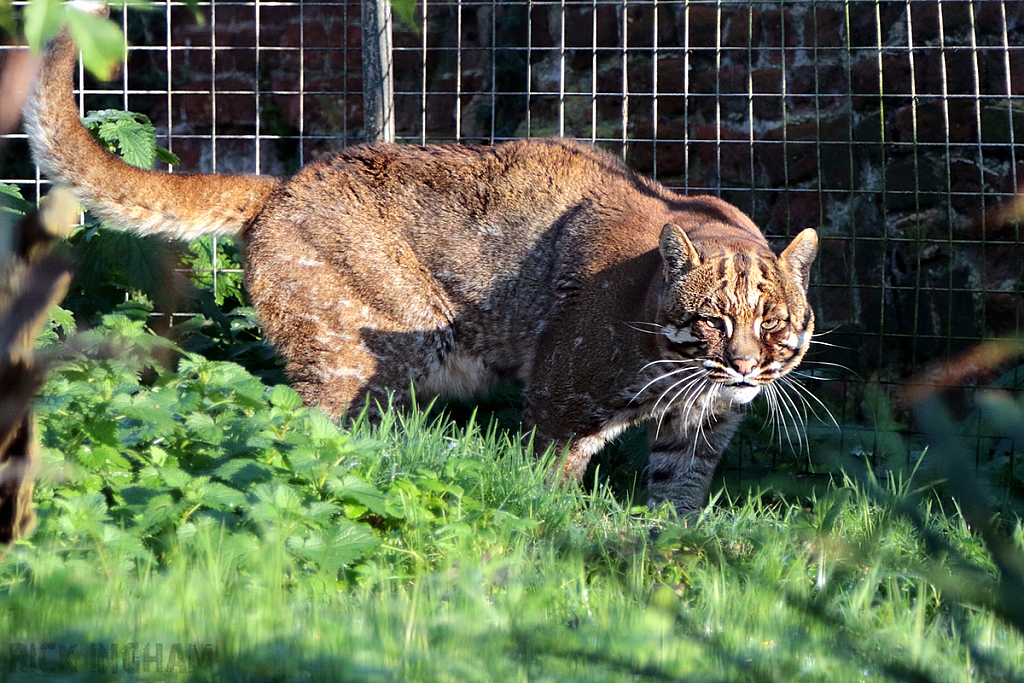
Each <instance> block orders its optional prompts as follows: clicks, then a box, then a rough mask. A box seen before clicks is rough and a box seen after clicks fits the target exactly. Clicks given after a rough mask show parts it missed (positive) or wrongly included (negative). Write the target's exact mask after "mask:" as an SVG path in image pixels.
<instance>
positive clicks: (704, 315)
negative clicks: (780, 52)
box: [656, 223, 818, 403]
mask: <svg viewBox="0 0 1024 683" xmlns="http://www.w3.org/2000/svg"><path fill="white" fill-rule="evenodd" d="M660 252H661V257H662V259H663V271H664V275H665V288H664V290H663V292H664V293H663V295H662V297H661V301H660V305H659V311H658V319H657V321H656V322H657V323H658V324H659V327H658V328H657V338H658V350H659V355H660V357H661V358H662V359H665V360H669V361H672V360H679V361H686V364H687V365H688V366H691V367H694V366H695V367H696V368H700V372H701V376H702V377H703V378H704V379H705V380H706V381H707V382H708V383H709V384H715V385H718V389H719V391H718V394H719V395H720V396H722V397H723V398H725V399H727V400H729V401H730V402H733V403H748V402H749V401H751V400H753V398H754V397H755V396H757V394H758V393H759V391H760V389H761V388H762V387H763V386H765V385H767V384H770V383H771V382H773V381H775V380H776V379H778V378H779V377H781V376H783V375H785V374H786V373H787V372H789V371H791V370H792V369H793V368H795V367H796V366H797V365H799V363H800V361H801V359H802V358H803V356H804V354H805V353H806V352H807V348H808V346H809V345H810V340H811V335H812V334H813V332H814V313H813V311H812V310H811V307H810V305H809V304H808V302H807V281H808V278H809V275H810V268H811V264H812V263H813V262H814V258H815V256H816V255H817V253H818V236H817V234H816V233H815V232H814V230H810V229H808V230H804V231H803V232H801V233H800V234H799V235H797V236H796V238H795V239H794V240H793V241H792V242H791V243H790V244H789V246H788V247H786V249H785V250H784V251H783V252H782V253H781V254H780V255H779V256H775V255H774V254H772V253H770V252H769V251H767V250H761V249H749V248H737V249H722V250H720V251H718V252H716V253H712V254H710V255H705V256H702V255H701V254H699V253H698V251H697V249H695V248H694V246H693V243H692V242H690V240H689V238H688V237H687V236H686V233H685V232H683V230H682V229H681V228H680V227H678V226H677V225H674V224H671V223H669V224H667V225H666V226H665V227H664V228H663V229H662V231H661V239H660ZM705 371H706V372H705Z"/></svg>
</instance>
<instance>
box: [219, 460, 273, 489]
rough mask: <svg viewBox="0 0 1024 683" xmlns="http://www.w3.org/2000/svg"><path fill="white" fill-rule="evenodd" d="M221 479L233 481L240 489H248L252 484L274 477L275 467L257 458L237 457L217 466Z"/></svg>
mask: <svg viewBox="0 0 1024 683" xmlns="http://www.w3.org/2000/svg"><path fill="white" fill-rule="evenodd" d="M216 475H217V477H218V478H219V479H223V480H224V481H226V482H229V483H231V484H232V485H233V486H235V487H237V488H240V489H247V488H249V487H250V486H251V485H252V484H258V483H263V482H267V481H270V480H271V479H273V478H274V469H273V468H272V467H270V466H269V465H264V464H263V463H261V462H257V461H255V460H247V459H244V458H237V459H235V460H229V461H228V462H226V463H224V464H223V465H221V466H220V467H219V468H217V471H216Z"/></svg>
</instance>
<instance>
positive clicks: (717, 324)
mask: <svg viewBox="0 0 1024 683" xmlns="http://www.w3.org/2000/svg"><path fill="white" fill-rule="evenodd" d="M700 324H701V325H703V326H704V327H710V328H711V329H713V330H721V329H723V328H724V327H725V322H724V321H723V320H722V319H721V318H701V319H700Z"/></svg>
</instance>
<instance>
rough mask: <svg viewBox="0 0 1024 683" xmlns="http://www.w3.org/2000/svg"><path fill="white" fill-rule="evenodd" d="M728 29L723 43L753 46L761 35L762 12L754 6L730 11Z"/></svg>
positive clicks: (732, 45)
mask: <svg viewBox="0 0 1024 683" xmlns="http://www.w3.org/2000/svg"><path fill="white" fill-rule="evenodd" d="M727 16H728V29H727V31H726V33H725V37H724V40H723V42H722V44H723V45H724V46H726V47H753V46H755V45H758V44H759V41H760V37H761V12H760V10H756V9H753V8H749V9H748V8H743V9H737V10H735V11H732V12H729V13H728V15H727Z"/></svg>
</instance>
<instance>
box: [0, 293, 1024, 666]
mask: <svg viewBox="0 0 1024 683" xmlns="http://www.w3.org/2000/svg"><path fill="white" fill-rule="evenodd" d="M58 317H59V318H60V316H58ZM143 317H144V315H143V314H139V313H138V312H137V311H134V310H133V309H132V308H131V307H123V310H121V311H120V312H118V313H116V314H114V315H110V316H107V317H106V318H105V319H104V321H103V324H102V325H101V327H100V328H98V329H97V330H94V331H92V332H89V333H86V334H85V335H79V336H78V337H73V338H72V339H73V343H72V344H70V345H66V344H63V343H61V342H60V341H58V339H57V333H56V328H53V329H51V330H50V331H49V333H48V335H47V338H46V339H47V343H46V344H45V345H44V347H43V349H42V352H43V354H44V355H47V354H48V355H50V356H55V355H56V356H60V357H62V358H63V359H64V360H63V361H62V363H61V364H60V365H59V366H58V367H57V368H55V370H54V371H53V372H52V373H51V378H50V381H49V383H48V385H47V387H46V390H45V391H44V394H43V396H42V397H41V398H40V402H39V424H40V432H41V438H42V442H43V444H44V457H45V463H44V465H45V466H44V473H43V477H42V480H41V483H40V485H39V488H38V491H37V495H36V502H37V507H38V510H39V515H40V522H39V528H38V530H37V532H36V533H35V534H34V535H32V536H31V537H29V538H28V539H25V540H23V541H20V542H18V543H17V544H16V545H15V546H14V547H13V548H11V549H10V551H9V552H8V554H7V556H6V557H5V558H4V559H3V560H2V561H0V605H2V607H3V608H2V609H0V634H3V636H0V678H2V679H3V680H14V681H16V680H51V679H52V678H53V677H55V676H63V677H69V678H75V677H77V678H75V679H76V680H77V679H79V678H84V679H89V680H91V679H95V678H99V679H110V680H126V679H129V680H134V678H132V677H133V676H141V677H144V678H145V679H146V680H149V679H150V678H151V679H153V680H165V679H170V680H216V681H221V680H258V681H262V680H299V681H302V680H324V681H406V680H414V681H574V680H579V681H602V680H606V681H623V680H636V681H647V680H650V681H660V680H669V679H680V678H681V679H684V680H694V681H721V680H737V681H791V680H822V681H862V680H863V681H876V680H882V681H888V680H893V681H974V680H992V681H1014V680H1024V639H1022V638H1021V634H1020V633H1019V632H1018V631H1016V630H1015V629H1014V627H1013V626H1012V625H1011V624H1010V623H1009V621H1008V620H1012V618H1013V615H1012V614H1010V615H1007V614H1006V611H1005V610H1004V609H1003V607H1004V606H1005V605H1006V604H1008V603H1005V602H1001V598H1000V594H999V591H1000V590H1001V589H1005V587H1006V585H1007V584H1006V583H1005V581H1003V582H1000V578H1001V577H1000V574H999V572H997V570H996V567H995V565H994V563H993V561H992V560H991V559H990V557H989V554H988V552H987V551H986V548H985V545H984V544H983V543H982V541H981V540H980V539H979V538H978V536H977V535H975V534H974V533H973V532H972V531H971V530H970V529H968V528H967V525H966V524H965V522H964V521H963V519H962V518H961V517H960V516H959V515H958V514H957V512H956V510H955V509H953V508H949V509H945V510H944V509H942V508H941V507H940V503H939V501H940V500H941V499H940V498H938V497H936V496H934V495H932V494H927V493H926V494H925V495H922V494H921V493H920V492H917V491H915V490H914V486H915V485H913V484H911V483H910V482H909V481H907V482H903V481H900V480H899V479H897V478H893V479H891V480H890V481H888V482H885V483H883V484H882V485H880V486H876V487H875V486H874V485H873V484H871V483H870V482H869V483H867V484H864V485H860V486H858V485H854V484H852V483H850V482H845V483H839V484H834V485H831V486H828V487H826V488H825V489H824V490H822V489H820V488H819V489H818V491H819V492H818V493H816V494H812V495H810V496H809V497H805V498H794V499H793V500H791V501H788V500H784V499H779V498H778V497H774V498H773V497H770V496H764V497H758V496H744V497H743V502H741V503H737V502H732V501H730V500H729V499H728V495H727V494H726V493H722V494H721V495H720V496H719V498H718V501H717V503H716V504H715V505H714V506H712V507H710V508H708V509H707V510H705V511H704V512H703V513H701V514H700V515H699V516H697V517H693V518H689V519H686V520H684V521H680V520H678V519H676V518H675V517H674V516H673V515H672V514H671V513H670V512H669V511H668V510H666V509H660V510H653V511H652V510H648V509H646V508H643V507H634V506H631V503H630V501H629V500H628V497H627V495H628V494H627V495H624V494H622V493H619V494H618V498H616V497H615V496H613V495H612V494H611V493H610V492H609V491H608V490H607V487H602V486H598V487H597V488H596V490H594V491H593V492H589V493H585V492H581V491H579V490H577V489H575V488H572V487H569V488H562V487H557V486H552V485H551V484H550V483H549V482H548V481H547V479H546V471H547V470H546V468H547V464H548V463H545V462H538V461H536V460H534V459H533V457H532V456H531V455H529V454H528V453H525V452H524V450H523V448H522V447H521V445H520V443H519V439H518V436H517V435H516V434H515V433H514V432H507V431H503V430H500V429H498V428H495V427H491V426H489V424H488V425H484V426H481V425H480V424H478V423H477V422H476V421H475V420H473V419H470V420H469V421H468V424H467V425H465V426H455V425H454V424H453V423H451V422H450V421H448V420H445V419H443V418H440V419H439V418H437V417H436V416H432V415H429V414H426V413H423V412H411V413H404V414H399V413H389V414H388V416H387V418H386V420H385V422H384V423H383V424H382V425H380V426H378V427H370V426H367V425H365V424H359V425H356V426H355V427H354V428H353V429H352V430H351V431H348V430H339V429H338V428H337V427H335V426H334V425H333V424H332V423H330V422H329V421H327V420H326V419H324V418H323V417H322V416H321V415H319V414H318V413H315V412H309V411H307V410H306V409H304V408H301V407H299V406H298V402H297V397H296V395H295V394H294V392H292V391H291V390H290V389H288V388H286V387H280V386H279V387H274V388H269V387H266V386H264V385H263V384H261V383H260V382H259V381H258V380H257V379H256V378H255V377H254V376H252V375H250V374H249V373H248V372H247V371H245V370H244V369H243V368H242V367H240V366H238V365H234V364H232V363H227V362H214V361H208V360H206V359H203V358H202V357H200V356H195V355H188V354H186V355H185V356H183V357H182V358H181V360H180V361H179V363H178V368H177V370H176V371H172V370H170V369H167V368H166V367H164V366H162V365H160V364H156V363H154V362H153V361H152V360H150V359H151V358H152V357H153V354H154V353H156V352H158V351H159V349H164V350H166V351H171V352H176V351H175V350H174V349H173V348H172V346H173V345H171V344H169V343H168V342H166V341H163V340H160V339H159V338H157V337H154V336H153V335H151V334H150V333H148V332H147V331H146V330H145V327H144V325H143V323H142V318H143ZM62 319H64V320H65V322H66V323H69V321H68V320H67V319H66V318H62ZM769 500H773V501H774V502H771V503H768V502H765V501H769ZM1007 538H1008V539H1010V541H1011V544H1012V546H1013V547H1014V549H1015V551H1016V552H1017V553H1018V554H1019V552H1020V549H1021V548H1022V547H1024V531H1022V527H1021V526H1020V524H1019V523H1018V524H1016V525H1015V526H1011V527H1009V528H1008V530H1007ZM1004 578H1005V577H1004ZM1018 616H1019V615H1018ZM115 645H116V647H117V651H116V655H112V651H113V647H114V646H115ZM70 648H73V649H71V650H70V654H68V653H69V649H70ZM147 648H148V649H147ZM62 656H63V657H64V658H63V659H62ZM190 657H191V659H190ZM115 665H116V672H115V671H114V667H115ZM126 667H127V668H126Z"/></svg>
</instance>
